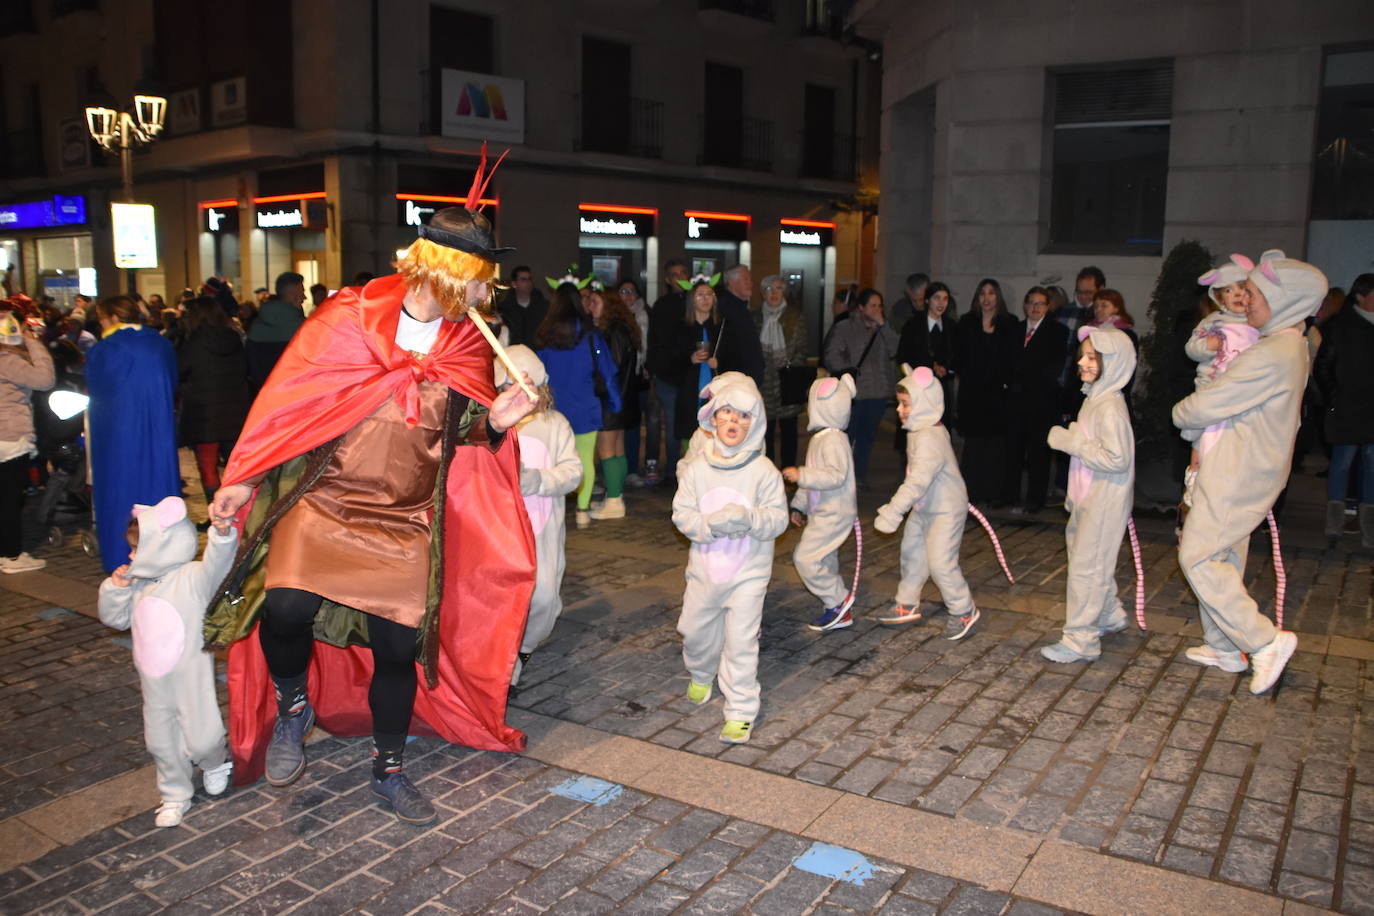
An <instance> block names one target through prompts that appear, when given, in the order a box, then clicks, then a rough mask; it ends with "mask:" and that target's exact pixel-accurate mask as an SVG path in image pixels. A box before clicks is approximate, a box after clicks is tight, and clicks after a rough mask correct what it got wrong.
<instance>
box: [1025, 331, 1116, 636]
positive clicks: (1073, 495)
mask: <svg viewBox="0 0 1374 916" xmlns="http://www.w3.org/2000/svg"><path fill="white" fill-rule="evenodd" d="M1078 336H1079V338H1080V340H1081V341H1082V342H1081V343H1080V344H1079V357H1078V377H1079V378H1081V379H1082V380H1083V394H1084V400H1083V406H1082V407H1080V408H1079V409H1078V419H1077V420H1076V421H1075V422H1073V423H1070V424H1069V426H1068V428H1067V429H1065V428H1064V427H1062V426H1056V427H1054V428H1053V429H1051V430H1050V432H1049V436H1048V437H1047V441H1048V442H1049V444H1050V448H1054V449H1058V450H1059V451H1061V452H1067V453H1068V454H1069V456H1070V458H1069V486H1068V493H1067V494H1066V496H1065V498H1064V508H1065V509H1067V510H1068V511H1069V524H1068V526H1067V527H1066V528H1065V529H1064V541H1065V543H1066V545H1067V546H1068V552H1069V572H1068V592H1067V595H1066V597H1065V604H1064V614H1065V621H1064V634H1063V636H1062V638H1061V639H1060V640H1059V642H1057V643H1055V644H1054V645H1051V646H1043V647H1042V648H1041V649H1040V654H1041V655H1043V656H1044V657H1045V658H1047V659H1049V660H1050V661H1052V662H1061V663H1068V662H1077V661H1089V662H1091V661H1096V660H1097V659H1098V657H1099V656H1100V655H1101V654H1102V645H1101V640H1102V637H1103V636H1105V635H1107V634H1109V633H1119V632H1121V631H1122V630H1124V629H1126V627H1127V626H1128V625H1129V623H1130V620H1129V618H1127V616H1126V611H1125V609H1124V608H1122V606H1121V601H1120V599H1118V598H1117V596H1116V591H1117V590H1116V555H1117V553H1118V552H1119V551H1120V550H1121V538H1122V537H1123V536H1124V535H1125V533H1126V522H1127V520H1128V519H1130V517H1131V503H1132V499H1133V497H1134V493H1135V436H1134V434H1133V433H1132V432H1131V417H1130V414H1129V413H1128V412H1127V410H1126V399H1125V397H1123V396H1122V394H1121V389H1122V388H1123V387H1125V385H1126V383H1127V382H1128V381H1129V380H1130V378H1131V376H1132V374H1134V372H1135V359H1136V358H1135V346H1134V345H1133V344H1132V343H1131V339H1130V338H1129V337H1127V336H1126V334H1125V333H1124V332H1122V331H1119V330H1117V329H1116V328H1113V327H1110V326H1103V327H1100V328H1093V327H1083V328H1079V330H1078Z"/></svg>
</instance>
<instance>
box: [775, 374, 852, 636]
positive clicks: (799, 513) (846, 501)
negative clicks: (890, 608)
mask: <svg viewBox="0 0 1374 916" xmlns="http://www.w3.org/2000/svg"><path fill="white" fill-rule="evenodd" d="M856 390H857V389H856V388H855V386H854V378H853V377H852V376H850V375H847V374H846V375H842V376H840V377H839V378H834V377H831V378H822V379H816V381H814V382H812V383H811V391H810V392H809V393H808V395H807V405H806V416H807V419H808V424H809V425H808V426H807V431H808V432H810V433H811V434H812V435H811V441H810V442H809V443H807V446H806V463H805V464H804V465H802V466H801V467H799V468H783V470H782V479H783V480H785V481H787V482H788V483H794V484H796V485H797V494H796V496H795V497H793V499H792V523H793V524H794V525H797V526H798V527H802V529H803V530H802V535H801V538H800V539H798V541H797V548H796V550H794V551H793V552H792V562H793V564H794V565H795V566H796V567H797V575H799V576H801V580H802V584H803V585H805V586H806V587H807V588H808V589H809V590H810V591H811V594H813V595H815V596H816V597H817V598H819V599H821V608H822V612H821V616H820V617H819V618H818V619H817V620H816V621H815V622H814V623H812V624H809V626H810V627H811V629H813V630H819V631H824V630H839V629H843V628H844V627H847V626H850V625H851V624H853V622H854V618H853V616H852V615H851V614H850V613H849V609H850V607H852V606H853V604H854V593H853V592H851V591H849V590H848V589H846V588H845V585H844V580H843V579H841V578H840V547H841V546H843V545H844V542H845V541H846V540H848V539H849V535H850V532H852V531H853V530H854V520H855V519H856V518H857V517H858V513H859V510H858V506H857V504H856V502H855V493H854V452H853V449H852V448H851V447H850V445H849V435H848V433H846V432H845V429H846V428H847V427H848V426H849V410H850V406H851V405H852V404H853V403H854V395H855V393H856ZM803 526H804V527H803Z"/></svg>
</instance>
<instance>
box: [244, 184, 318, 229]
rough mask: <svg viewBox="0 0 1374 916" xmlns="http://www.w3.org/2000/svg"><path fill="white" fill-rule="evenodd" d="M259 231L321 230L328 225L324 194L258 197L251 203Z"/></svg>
mask: <svg viewBox="0 0 1374 916" xmlns="http://www.w3.org/2000/svg"><path fill="white" fill-rule="evenodd" d="M253 208H254V213H255V215H256V221H257V224H258V228H259V229H305V228H311V229H322V228H324V227H325V226H326V225H328V222H329V217H328V210H327V209H326V207H325V203H324V193H323V192H320V193H318V194H317V195H310V196H308V197H260V198H257V199H256V200H254V201H253Z"/></svg>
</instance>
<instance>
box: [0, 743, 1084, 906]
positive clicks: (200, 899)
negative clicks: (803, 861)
mask: <svg viewBox="0 0 1374 916" xmlns="http://www.w3.org/2000/svg"><path fill="white" fill-rule="evenodd" d="M368 752H369V751H368V744H367V742H366V741H365V740H360V739H354V740H336V739H328V740H326V741H324V742H320V743H316V744H314V745H312V746H311V762H310V766H309V768H308V769H307V771H306V775H305V777H304V778H303V779H302V780H301V782H299V783H297V784H296V785H295V786H292V787H291V788H290V789H287V790H281V791H277V790H272V789H270V788H267V787H265V786H259V787H250V788H248V789H243V790H239V791H237V792H235V793H233V794H232V795H230V796H228V797H227V798H225V799H224V800H217V801H215V802H213V803H210V804H202V803H201V802H203V801H204V800H203V799H201V798H198V799H197V804H196V806H195V807H193V808H192V810H191V812H190V813H189V814H188V815H187V818H186V821H185V822H184V824H183V826H182V827H181V828H179V829H176V830H159V829H157V828H155V827H154V826H153V824H152V816H151V814H143V815H139V816H138V817H135V818H132V819H130V820H127V821H124V822H123V823H121V824H118V825H116V826H114V827H111V828H109V829H107V830H104V831H101V832H100V833H97V834H94V835H92V836H90V837H88V838H87V839H85V840H83V841H81V842H79V843H77V844H75V845H72V846H69V847H65V848H63V849H60V850H57V851H54V852H52V853H50V854H48V855H46V856H44V857H42V858H40V859H37V860H35V861H33V862H31V863H29V864H28V865H27V866H25V867H23V868H20V869H15V870H13V871H10V872H7V873H5V874H0V895H3V896H0V910H3V911H4V912H7V913H21V912H53V913H56V912H87V911H96V912H104V913H144V912H154V911H158V910H162V909H164V908H167V909H169V910H170V911H171V912H206V911H213V912H229V913H278V912H283V911H285V910H287V909H290V908H292V907H297V908H296V909H294V910H292V911H293V912H299V913H323V914H336V913H343V912H360V913H371V914H377V916H392V914H397V913H407V912H421V913H441V912H460V913H468V912H478V911H484V912H494V913H533V912H538V911H541V910H545V909H549V908H553V909H554V910H555V911H556V912H559V913H600V912H609V911H611V910H615V909H620V910H621V911H623V912H627V913H669V912H674V911H679V910H680V911H683V912H691V913H729V912H740V911H744V910H746V909H747V911H750V912H753V913H757V914H795V913H802V912H808V911H812V910H814V911H816V912H821V913H830V914H839V913H855V912H860V913H867V912H874V911H876V912H880V913H883V914H934V913H950V914H974V913H1003V912H1005V913H1008V914H1014V916H1049V914H1054V913H1059V912H1061V911H1060V910H1057V909H1053V908H1049V907H1045V906H1042V905H1040V904H1036V903H1033V902H1031V901H1025V900H1018V899H1016V898H1014V897H1012V896H1009V895H1007V894H1003V893H997V892H994V891H990V890H986V889H984V888H979V887H976V886H971V885H969V884H966V883H961V882H958V881H954V880H951V879H948V878H944V877H941V876H940V875H936V874H932V873H930V872H924V871H920V870H917V869H909V868H902V867H900V866H897V865H894V864H892V863H889V862H883V861H880V860H873V861H869V862H867V863H866V865H867V868H868V870H869V871H870V872H871V875H870V876H869V877H868V878H867V879H866V880H864V882H863V883H862V884H861V885H860V884H856V883H853V882H852V881H849V880H841V879H836V878H831V877H826V876H824V875H822V874H816V873H813V872H810V871H807V870H804V868H803V867H800V866H799V865H794V864H793V860H794V859H796V858H797V857H798V856H800V855H801V854H803V853H804V852H805V851H806V850H807V849H808V847H810V846H811V842H810V841H808V840H806V839H803V838H801V837H798V836H795V835H792V834H788V833H785V832H781V831H777V830H770V829H769V828H768V827H765V826H762V825H759V824H755V823H750V822H749V821H745V820H740V819H736V818H729V817H726V816H724V815H720V814H715V813H713V812H710V811H704V810H702V809H698V808H690V807H688V806H686V805H683V804H680V803H678V802H675V801H671V800H669V799H665V798H658V797H654V796H651V795H647V794H644V793H641V792H636V791H634V790H632V789H625V790H623V791H621V792H620V793H619V794H618V795H616V796H615V797H614V798H613V799H611V800H610V801H608V802H606V803H605V804H601V805H597V804H593V803H589V802H583V801H576V800H573V799H570V798H567V797H564V796H562V795H558V794H554V793H553V792H551V791H550V790H551V789H553V788H555V787H557V786H559V785H560V784H562V783H566V782H567V781H568V780H570V779H573V778H575V776H576V774H573V773H570V772H568V771H566V770H560V769H558V768H556V767H548V766H544V765H542V764H539V763H536V762H535V761H533V760H530V759H527V758H521V757H519V756H515V755H507V754H496V753H479V752H474V751H470V750H466V749H463V748H458V747H453V746H450V745H446V744H442V743H441V742H437V741H431V740H428V739H420V740H417V741H415V742H412V744H411V747H410V750H409V752H408V755H407V758H408V759H407V763H406V769H407V771H409V772H410V773H411V774H412V775H413V776H415V777H417V778H420V777H422V778H420V779H419V781H420V785H421V786H422V787H423V788H424V789H425V791H427V792H428V793H430V795H431V797H432V798H434V800H435V804H436V807H437V808H438V810H439V812H440V820H439V822H438V823H437V824H435V825H434V826H433V827H430V828H427V829H424V830H417V829H415V828H414V827H410V826H407V825H401V824H398V823H397V822H396V820H395V818H394V817H392V816H391V814H390V813H387V812H384V811H382V810H381V809H380V808H379V807H377V806H376V805H374V804H372V803H371V796H370V793H369V790H368V789H367V787H366V784H365V781H364V780H365V773H366V767H367V758H368Z"/></svg>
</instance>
